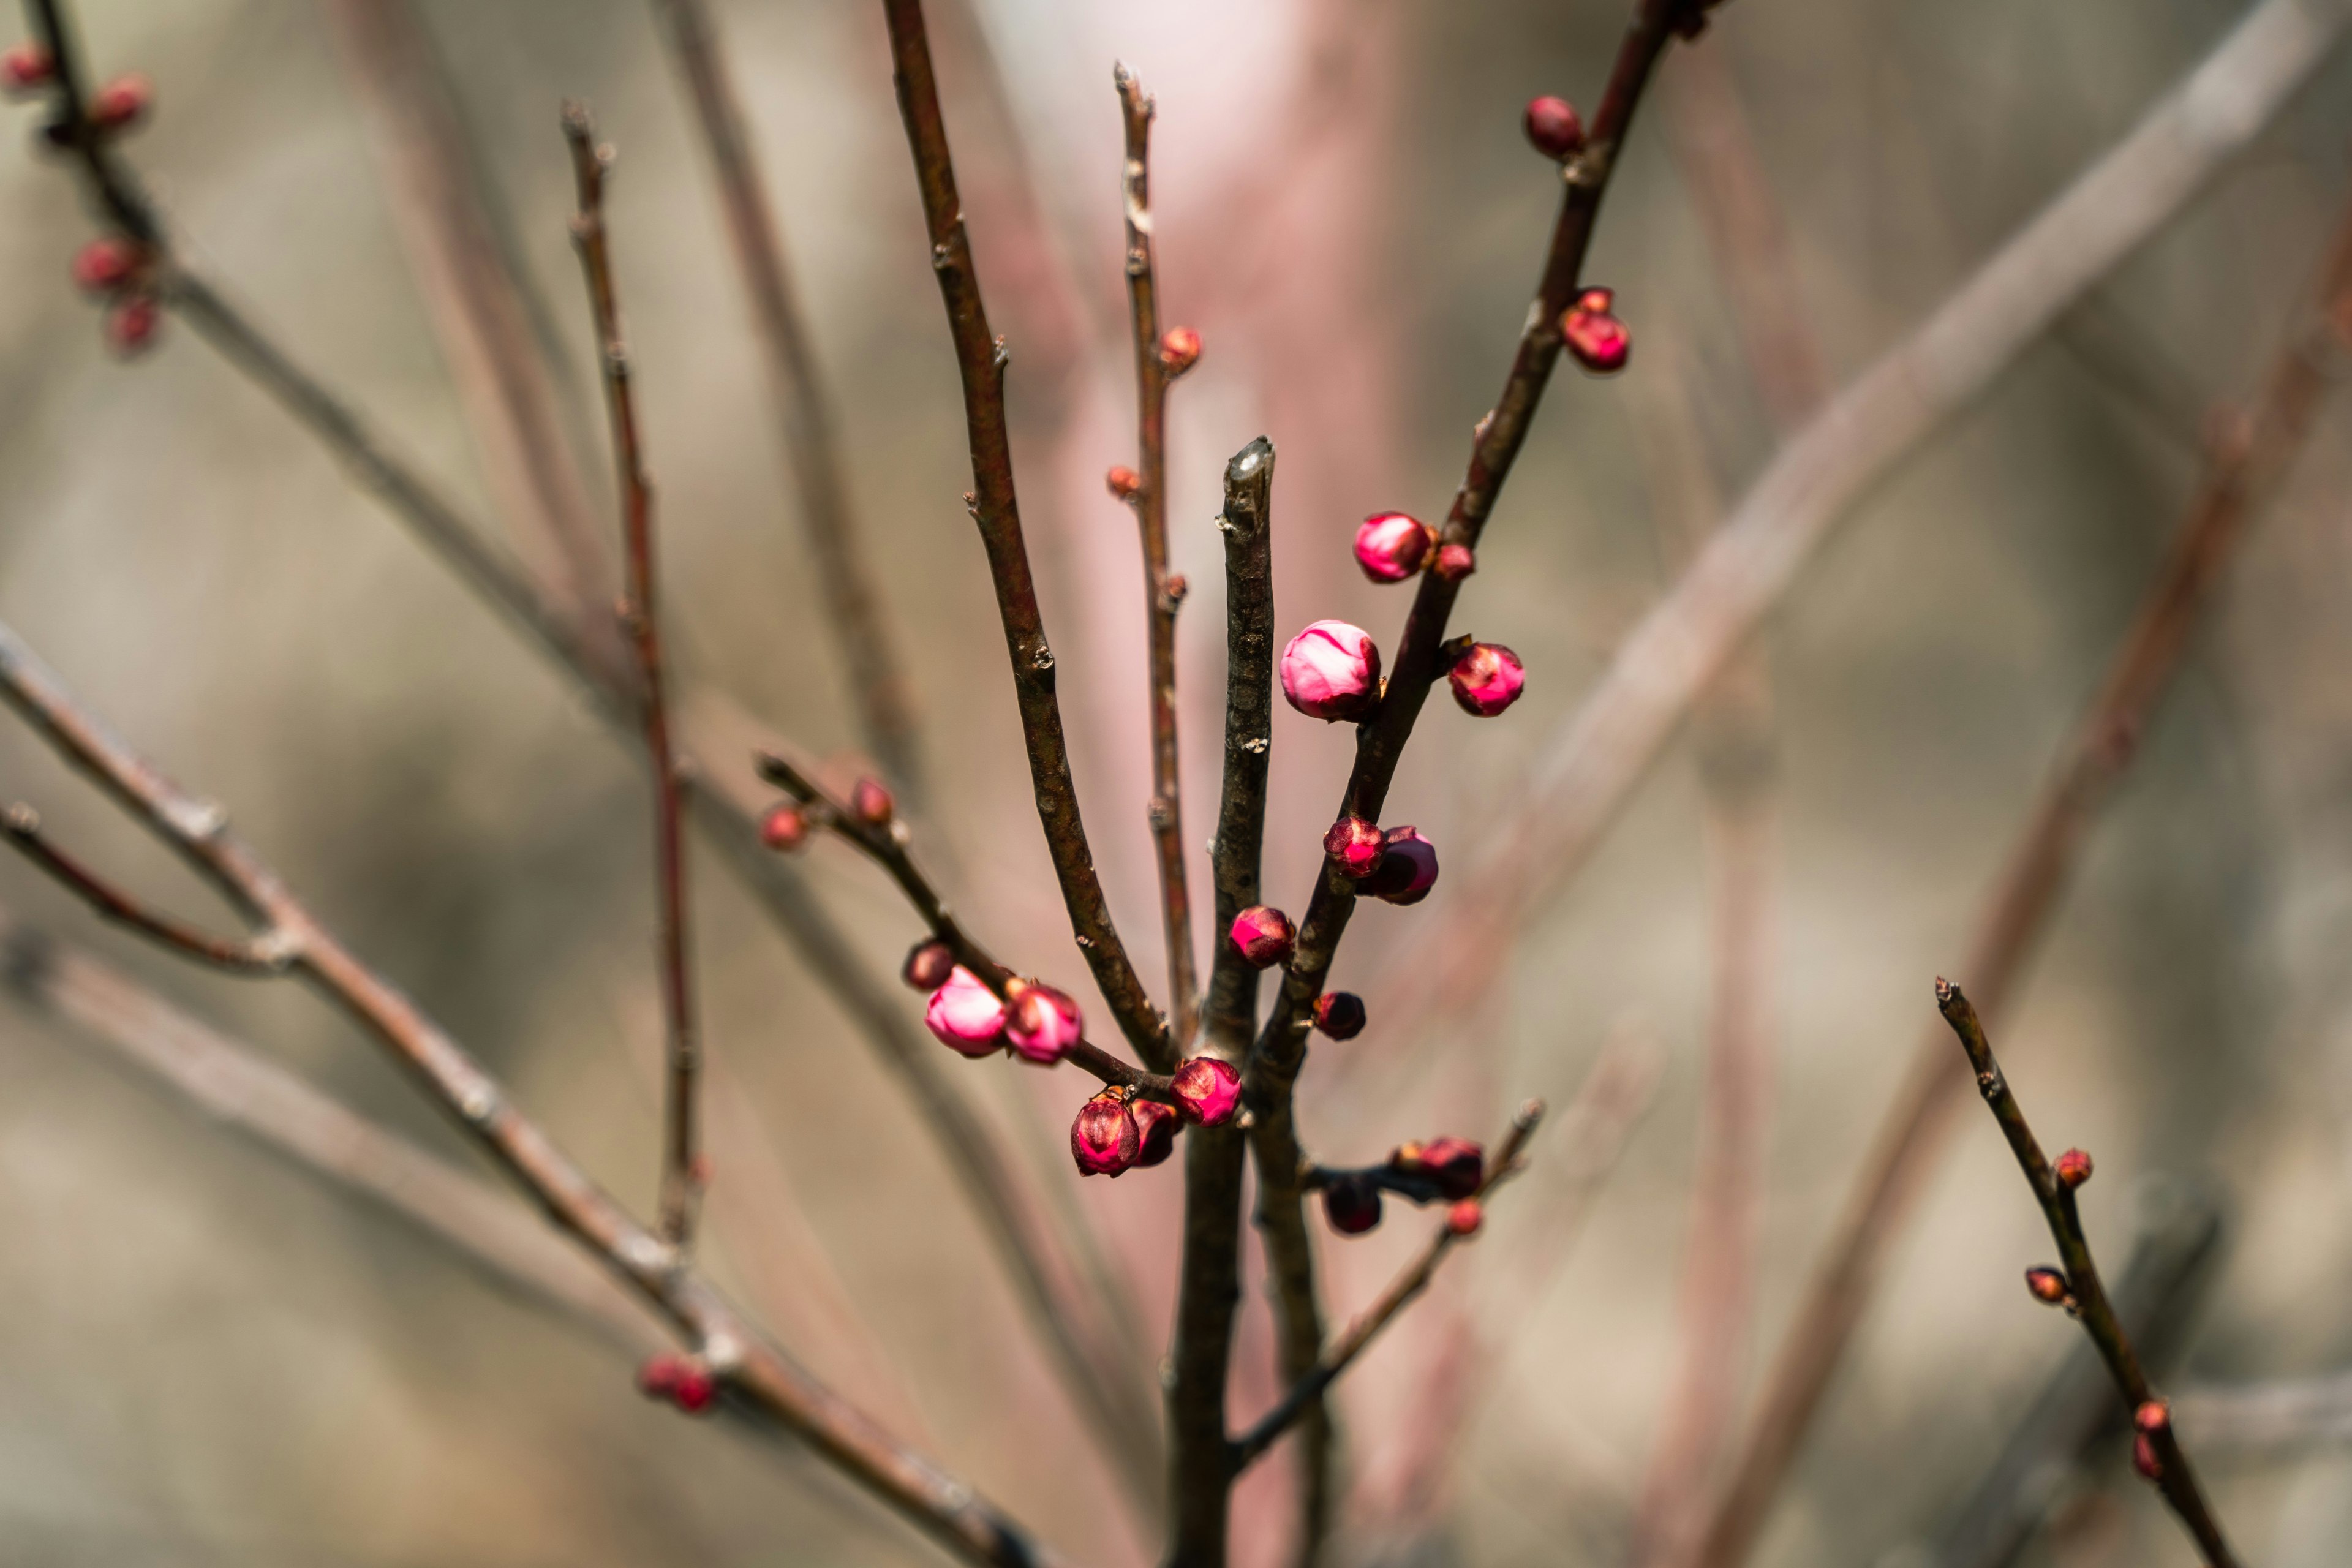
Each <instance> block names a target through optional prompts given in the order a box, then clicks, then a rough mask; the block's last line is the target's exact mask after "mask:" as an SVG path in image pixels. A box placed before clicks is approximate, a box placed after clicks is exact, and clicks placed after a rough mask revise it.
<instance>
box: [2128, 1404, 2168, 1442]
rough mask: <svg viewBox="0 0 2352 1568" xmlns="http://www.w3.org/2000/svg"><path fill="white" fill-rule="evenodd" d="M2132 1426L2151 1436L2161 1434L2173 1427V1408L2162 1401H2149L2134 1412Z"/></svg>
mask: <svg viewBox="0 0 2352 1568" xmlns="http://www.w3.org/2000/svg"><path fill="white" fill-rule="evenodd" d="M2132 1425H2133V1426H2135V1427H2137V1428H2138V1429H2139V1430H2140V1431H2142V1432H2146V1433H2148V1434H2149V1435H2151V1436H2153V1435H2154V1434H2156V1433H2158V1432H2161V1431H2163V1430H2164V1429H2165V1428H2166V1427H2167V1426H2171V1425H2172V1406H2171V1405H2168V1404H2166V1403H2165V1402H2164V1401H2163V1400H2161V1399H2150V1400H2147V1401H2145V1402H2143V1403H2142V1404H2141V1405H2140V1407H2139V1408H2138V1409H2137V1410H2135V1411H2133V1412H2132Z"/></svg>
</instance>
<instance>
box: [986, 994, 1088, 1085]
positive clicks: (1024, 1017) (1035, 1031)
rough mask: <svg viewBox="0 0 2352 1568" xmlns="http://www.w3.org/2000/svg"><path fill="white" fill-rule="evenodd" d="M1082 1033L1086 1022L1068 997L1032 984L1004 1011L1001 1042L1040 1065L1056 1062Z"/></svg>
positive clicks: (1069, 996) (1084, 1031)
mask: <svg viewBox="0 0 2352 1568" xmlns="http://www.w3.org/2000/svg"><path fill="white" fill-rule="evenodd" d="M1086 1032H1087V1025H1086V1019H1085V1017H1084V1016H1083V1015H1081V1014H1080V1013H1079V1011H1078V1005H1077V1003H1076V1000H1075V999H1073V998H1072V997H1071V995H1070V994H1069V993H1068V992H1066V991H1057V990H1055V988H1054V987H1053V986H1051V985H1040V984H1037V983H1036V982H1034V981H1032V982H1030V983H1029V984H1027V985H1024V986H1023V987H1022V988H1021V994H1019V995H1017V996H1015V997H1014V998H1013V1004H1012V1005H1011V1006H1009V1007H1007V1008H1006V1009H1005V1010H1004V1040H1005V1043H1006V1044H1007V1045H1009V1046H1011V1047H1013V1049H1014V1050H1016V1051H1018V1052H1020V1053H1021V1055H1022V1056H1023V1057H1024V1058H1027V1059H1028V1060H1030V1061H1033V1062H1036V1063H1038V1064H1039V1065H1040V1066H1044V1067H1051V1066H1052V1065H1053V1064H1054V1063H1055V1062H1057V1061H1060V1060H1061V1059H1062V1058H1063V1057H1064V1056H1065V1055H1066V1054H1067V1053H1068V1051H1069V1048H1070V1047H1072V1046H1075V1045H1076V1044H1077V1043H1078V1041H1079V1040H1080V1039H1082V1038H1083V1037H1085V1035H1086Z"/></svg>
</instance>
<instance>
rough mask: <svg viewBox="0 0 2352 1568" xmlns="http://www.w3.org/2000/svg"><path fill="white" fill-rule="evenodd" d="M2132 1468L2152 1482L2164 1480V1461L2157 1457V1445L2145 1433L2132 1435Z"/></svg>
mask: <svg viewBox="0 0 2352 1568" xmlns="http://www.w3.org/2000/svg"><path fill="white" fill-rule="evenodd" d="M2132 1468H2133V1469H2135V1470H2137V1471H2138V1472H2139V1473H2140V1474H2141V1475H2143V1476H2145V1477H2147V1479H2149V1480H2151V1481H2160V1480H2162V1479H2164V1461H2163V1460H2161V1459H2159V1458H2157V1457H2156V1445H2155V1444H2153V1443H2151V1442H2149V1441H2148V1440H2147V1433H2145V1432H2135V1433H2133V1434H2132Z"/></svg>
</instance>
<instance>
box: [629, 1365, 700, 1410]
mask: <svg viewBox="0 0 2352 1568" xmlns="http://www.w3.org/2000/svg"><path fill="white" fill-rule="evenodd" d="M637 1392H638V1393H640V1394H644V1395H645V1396H646V1398H648V1399H660V1400H665V1401H667V1402H668V1403H669V1404H671V1405H677V1407H678V1408H679V1409H680V1410H683V1411H685V1412H686V1413H687V1414H688V1415H700V1414H702V1412H704V1411H705V1410H708V1409H709V1408H710V1405H711V1402H712V1401H713V1400H715V1399H717V1398H718V1397H719V1383H718V1380H717V1379H716V1378H713V1377H712V1376H711V1375H710V1369H709V1367H707V1366H705V1365H704V1364H703V1363H702V1362H701V1361H700V1360H699V1359H698V1358H696V1357H693V1356H683V1355H679V1354H677V1352H674V1351H664V1352H661V1353H660V1354H659V1355H656V1356H650V1357H648V1358H646V1363H645V1364H644V1365H643V1366H640V1367H639V1368H637Z"/></svg>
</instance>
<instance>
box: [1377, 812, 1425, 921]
mask: <svg viewBox="0 0 2352 1568" xmlns="http://www.w3.org/2000/svg"><path fill="white" fill-rule="evenodd" d="M1436 885H1437V846H1436V845H1434V844H1432V843H1431V842H1430V841H1429V840H1428V839H1426V838H1423V837H1422V836H1421V830H1420V829H1419V828H1415V827H1391V829H1389V833H1388V853H1387V854H1386V855H1384V856H1383V857H1381V867H1380V869H1379V870H1377V871H1375V872H1373V873H1372V874H1371V875H1370V877H1367V878H1365V879H1364V881H1363V884H1362V891H1363V892H1364V893H1365V894H1367V895H1368V896H1370V897H1371V898H1375V899H1380V900H1384V901H1386V902H1388V903H1391V904H1417V903H1419V902H1421V900H1423V899H1425V898H1427V897H1429V889H1432V888H1433V887H1435V886H1436Z"/></svg>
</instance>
